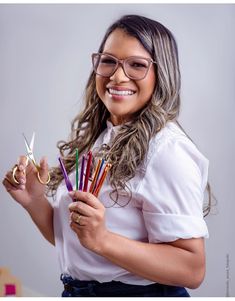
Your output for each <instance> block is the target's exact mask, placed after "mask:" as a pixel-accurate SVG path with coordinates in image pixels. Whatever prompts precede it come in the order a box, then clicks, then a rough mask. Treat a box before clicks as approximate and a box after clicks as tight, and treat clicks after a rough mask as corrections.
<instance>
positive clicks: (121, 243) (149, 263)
mask: <svg viewBox="0 0 235 301" xmlns="http://www.w3.org/2000/svg"><path fill="white" fill-rule="evenodd" d="M96 252H97V253H98V254H99V255H101V256H103V257H105V258H107V259H109V260H110V261H112V262H113V263H115V264H117V265H119V266H121V267H123V268H124V269H126V270H128V271H130V272H131V273H133V274H136V275H139V276H141V277H143V278H145V279H149V280H152V281H154V282H157V283H162V284H167V285H174V286H184V287H188V288H190V289H195V288H197V287H199V285H200V284H201V282H202V280H203V278H204V274H205V256H204V240H203V239H201V238H199V239H188V240H183V239H179V240H177V241H175V242H173V243H168V244H152V243H144V242H139V241H134V240H131V239H128V238H126V237H123V236H120V235H117V234H115V233H111V232H108V233H107V235H106V236H105V237H104V239H103V240H102V243H101V244H100V248H99V249H96Z"/></svg>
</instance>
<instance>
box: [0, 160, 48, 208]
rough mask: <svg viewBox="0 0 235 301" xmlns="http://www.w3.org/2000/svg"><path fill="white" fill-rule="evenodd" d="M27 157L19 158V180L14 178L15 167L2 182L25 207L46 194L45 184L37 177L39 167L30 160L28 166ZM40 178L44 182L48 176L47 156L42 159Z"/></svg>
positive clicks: (16, 174) (17, 173) (17, 176)
mask: <svg viewBox="0 0 235 301" xmlns="http://www.w3.org/2000/svg"><path fill="white" fill-rule="evenodd" d="M26 161H27V158H26V157H25V156H20V157H19V159H18V164H17V166H18V168H17V170H16V173H15V179H16V180H17V181H18V182H19V184H17V183H16V182H15V181H14V178H13V169H12V170H10V171H8V172H7V173H6V175H5V178H4V179H3V181H2V183H3V185H4V186H5V188H6V190H7V192H9V194H10V195H11V196H12V197H13V198H14V199H15V200H16V201H17V202H18V203H19V204H21V205H22V206H23V207H25V208H26V207H27V206H28V205H29V204H31V203H32V202H33V201H37V200H40V199H42V198H43V197H44V194H45V185H43V184H41V183H40V182H39V180H38V177H37V172H38V171H37V169H36V167H35V166H34V165H33V163H32V162H31V161H30V160H29V164H28V165H27V166H26ZM39 174H40V178H41V179H42V181H43V182H46V181H47V178H48V164H47V160H46V158H42V159H41V161H40V170H39Z"/></svg>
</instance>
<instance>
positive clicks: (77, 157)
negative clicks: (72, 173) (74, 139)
mask: <svg viewBox="0 0 235 301" xmlns="http://www.w3.org/2000/svg"><path fill="white" fill-rule="evenodd" d="M76 190H78V149H77V148H76Z"/></svg>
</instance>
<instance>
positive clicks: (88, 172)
mask: <svg viewBox="0 0 235 301" xmlns="http://www.w3.org/2000/svg"><path fill="white" fill-rule="evenodd" d="M91 161H92V152H91V151H89V152H88V154H87V165H86V175H85V181H84V186H83V191H87V187H88V180H89V176H90V170H91Z"/></svg>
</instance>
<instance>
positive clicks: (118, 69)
mask: <svg viewBox="0 0 235 301" xmlns="http://www.w3.org/2000/svg"><path fill="white" fill-rule="evenodd" d="M107 54H111V55H112V56H111V55H107ZM104 56H105V57H104ZM107 59H109V60H107ZM123 59H124V61H123V64H122V65H121V66H120V60H123ZM104 64H105V66H104ZM107 65H108V69H109V70H107ZM110 65H111V68H110ZM95 70H96V73H97V76H96V89H97V93H98V95H99V97H100V99H101V100H102V101H103V103H104V105H105V107H106V108H107V109H108V111H109V113H110V120H111V122H112V123H113V125H118V124H122V123H125V122H127V121H130V120H131V118H132V117H133V115H134V114H135V113H136V112H138V111H139V110H141V109H142V108H143V107H144V106H145V105H146V104H147V102H148V101H149V100H150V98H151V96H152V94H153V91H154V88H155V83H156V77H155V71H154V66H153V65H152V59H151V56H150V54H149V53H148V52H147V50H146V49H145V48H144V47H143V46H142V44H141V43H140V42H139V41H138V40H137V39H136V38H134V37H132V36H130V35H129V34H127V33H125V31H123V30H122V29H116V30H114V31H113V32H112V33H111V34H110V35H109V37H108V38H107V40H106V43H105V46H104V49H103V54H102V56H101V59H100V60H98V61H97V63H95ZM108 71H109V72H108ZM103 72H104V73H103ZM103 74H104V75H103ZM107 75H109V76H107Z"/></svg>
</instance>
